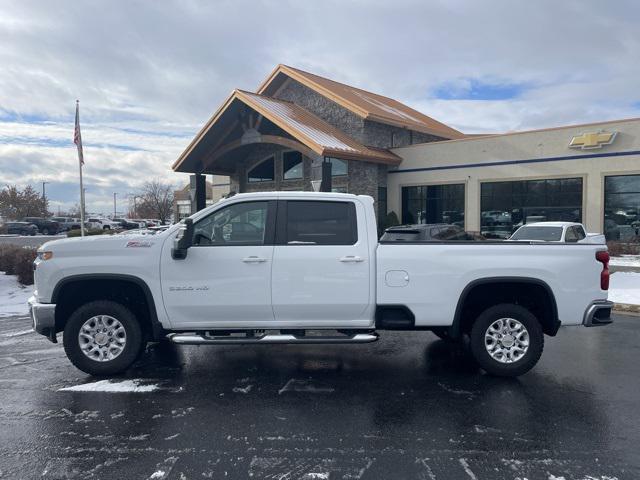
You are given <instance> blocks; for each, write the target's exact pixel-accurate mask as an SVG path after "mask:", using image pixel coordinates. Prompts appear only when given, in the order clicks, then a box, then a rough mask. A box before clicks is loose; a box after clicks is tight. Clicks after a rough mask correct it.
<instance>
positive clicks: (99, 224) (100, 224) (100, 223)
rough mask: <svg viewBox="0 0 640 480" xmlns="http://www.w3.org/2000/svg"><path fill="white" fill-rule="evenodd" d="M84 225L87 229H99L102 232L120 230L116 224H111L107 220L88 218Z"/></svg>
mask: <svg viewBox="0 0 640 480" xmlns="http://www.w3.org/2000/svg"><path fill="white" fill-rule="evenodd" d="M85 223H86V224H87V227H89V228H101V229H102V230H116V229H117V228H120V224H119V223H118V222H112V221H111V220H109V219H108V218H99V217H90V218H88V219H87V221H86V222H85Z"/></svg>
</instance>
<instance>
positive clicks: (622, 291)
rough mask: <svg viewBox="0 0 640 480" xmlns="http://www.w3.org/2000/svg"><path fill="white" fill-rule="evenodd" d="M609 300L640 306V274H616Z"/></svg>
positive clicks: (611, 281) (610, 287)
mask: <svg viewBox="0 0 640 480" xmlns="http://www.w3.org/2000/svg"><path fill="white" fill-rule="evenodd" d="M609 300H611V301H612V302H615V303H627V304H631V305H640V273H637V272H616V273H614V274H613V275H611V280H610V283H609Z"/></svg>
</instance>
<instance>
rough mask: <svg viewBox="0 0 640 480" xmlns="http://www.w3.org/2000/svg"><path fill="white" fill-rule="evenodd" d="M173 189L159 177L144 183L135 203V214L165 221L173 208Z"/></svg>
mask: <svg viewBox="0 0 640 480" xmlns="http://www.w3.org/2000/svg"><path fill="white" fill-rule="evenodd" d="M173 189H174V186H173V185H171V184H170V183H166V182H162V181H161V180H159V179H155V180H152V181H150V182H147V183H145V184H144V186H143V187H142V192H141V194H140V196H139V201H138V203H137V205H136V210H137V215H138V216H140V217H141V218H157V219H158V220H160V221H161V222H162V223H165V222H167V221H168V220H169V218H170V217H171V212H172V209H173Z"/></svg>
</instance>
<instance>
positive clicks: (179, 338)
mask: <svg viewBox="0 0 640 480" xmlns="http://www.w3.org/2000/svg"><path fill="white" fill-rule="evenodd" d="M167 338H168V339H169V340H170V341H171V342H173V343H177V344H179V345H229V344H239V345H246V344H251V343H255V344H258V343H306V344H322V343H370V342H375V341H376V340H378V334H377V333H356V334H354V335H350V336H347V335H341V336H338V335H336V336H326V337H323V336H296V335H291V334H265V335H259V336H255V337H233V336H219V337H215V336H208V335H204V334H199V333H170V334H169V335H167Z"/></svg>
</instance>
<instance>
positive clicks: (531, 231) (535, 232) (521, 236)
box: [511, 226, 562, 242]
mask: <svg viewBox="0 0 640 480" xmlns="http://www.w3.org/2000/svg"><path fill="white" fill-rule="evenodd" d="M561 238H562V227H534V226H531V227H520V228H519V229H518V231H517V232H516V233H514V234H513V235H512V236H511V240H541V241H544V242H558V241H560V239H561Z"/></svg>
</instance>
